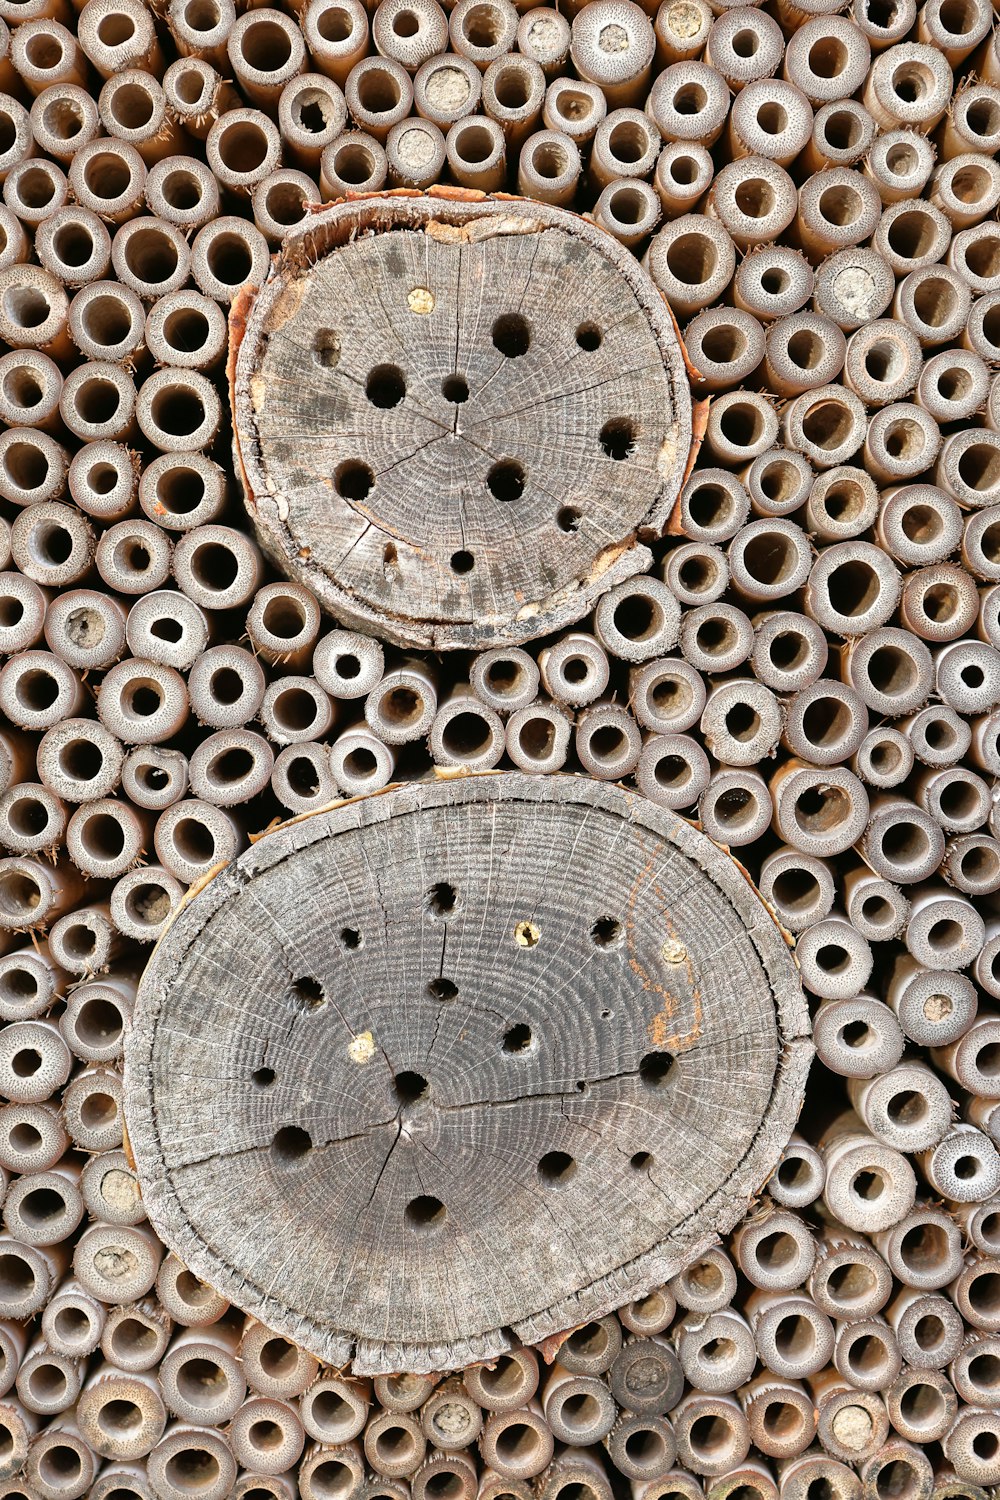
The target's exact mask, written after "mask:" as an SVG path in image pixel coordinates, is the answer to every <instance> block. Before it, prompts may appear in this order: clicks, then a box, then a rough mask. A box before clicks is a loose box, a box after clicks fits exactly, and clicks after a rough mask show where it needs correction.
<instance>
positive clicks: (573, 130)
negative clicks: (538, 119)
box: [542, 78, 608, 145]
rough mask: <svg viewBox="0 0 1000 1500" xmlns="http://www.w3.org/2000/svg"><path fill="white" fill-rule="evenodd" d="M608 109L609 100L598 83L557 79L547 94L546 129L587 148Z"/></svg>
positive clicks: (545, 105)
mask: <svg viewBox="0 0 1000 1500" xmlns="http://www.w3.org/2000/svg"><path fill="white" fill-rule="evenodd" d="M607 109H608V104H607V100H606V99H605V97H604V95H603V93H602V92H601V90H600V89H599V88H598V87H597V85H596V84H595V83H587V81H586V80H585V79H576V78H557V79H555V80H554V82H552V83H550V84H549V86H548V88H547V89H546V91H545V104H544V106H543V108H542V123H543V124H544V125H545V127H546V129H548V130H558V131H559V132H560V134H562V135H568V136H569V137H570V139H571V140H574V141H576V142H577V144H578V145H584V144H586V142H587V141H590V140H592V139H593V137H594V134H595V132H596V130H597V127H598V125H600V123H601V121H602V120H603V119H604V117H605V115H606V114H607Z"/></svg>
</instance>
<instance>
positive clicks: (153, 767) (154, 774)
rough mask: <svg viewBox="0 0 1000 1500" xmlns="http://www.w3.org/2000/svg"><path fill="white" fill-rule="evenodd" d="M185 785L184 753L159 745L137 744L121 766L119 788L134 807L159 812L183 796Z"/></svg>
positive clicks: (186, 782) (186, 779)
mask: <svg viewBox="0 0 1000 1500" xmlns="http://www.w3.org/2000/svg"><path fill="white" fill-rule="evenodd" d="M187 784H188V762H187V756H186V755H182V754H181V752H180V751H179V750H169V749H165V748H164V747H163V746H160V745H148V746H137V747H136V748H135V749H134V750H130V751H129V753H128V755H127V756H126V757H125V762H124V765H123V766H122V787H123V789H124V791H125V795H126V796H127V797H128V798H129V800H130V801H131V802H134V803H135V805H136V806H137V807H148V808H150V809H151V810H152V811H154V812H162V811H163V810H164V809H165V808H167V807H172V806H173V804H174V803H175V802H177V801H178V800H179V799H180V798H181V797H183V796H184V793H185V791H186V790H187Z"/></svg>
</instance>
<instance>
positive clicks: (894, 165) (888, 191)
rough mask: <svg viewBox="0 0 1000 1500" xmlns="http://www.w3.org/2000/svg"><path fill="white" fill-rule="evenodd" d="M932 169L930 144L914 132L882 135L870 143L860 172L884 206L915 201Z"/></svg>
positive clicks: (899, 131)
mask: <svg viewBox="0 0 1000 1500" xmlns="http://www.w3.org/2000/svg"><path fill="white" fill-rule="evenodd" d="M933 169H934V152H933V149H932V147H931V144H930V142H929V141H928V140H927V138H926V137H925V136H923V135H921V134H920V133H919V132H918V131H916V130H886V131H883V132H882V134H880V135H879V136H877V138H876V139H875V141H874V142H873V143H872V148H871V150H870V151H869V153H868V155H867V156H866V158H865V162H864V168H863V170H864V174H865V176H866V177H867V178H869V179H870V181H871V182H873V183H874V185H875V188H876V190H877V192H878V195H879V197H880V198H881V200H882V202H883V203H884V204H890V203H901V202H910V201H912V199H913V198H915V197H919V196H920V194H921V193H922V192H923V190H924V188H925V187H926V186H927V183H928V181H929V180H930V175H931V172H932V171H933Z"/></svg>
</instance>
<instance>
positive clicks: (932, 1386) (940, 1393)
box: [886, 1369, 958, 1444]
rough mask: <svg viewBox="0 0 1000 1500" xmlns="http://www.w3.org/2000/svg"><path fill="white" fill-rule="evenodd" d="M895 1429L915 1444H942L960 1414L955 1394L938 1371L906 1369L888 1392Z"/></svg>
mask: <svg viewBox="0 0 1000 1500" xmlns="http://www.w3.org/2000/svg"><path fill="white" fill-rule="evenodd" d="M886 1406H887V1409H888V1411H889V1417H890V1420H891V1422H892V1425H893V1427H895V1429H896V1431H897V1432H898V1433H899V1434H900V1436H901V1437H903V1438H905V1439H907V1440H908V1441H910V1442H914V1443H924V1444H926V1443H935V1442H939V1441H940V1439H941V1438H942V1437H944V1435H945V1433H946V1432H947V1431H948V1430H949V1428H950V1427H951V1426H952V1424H953V1422H954V1420H955V1416H956V1414H957V1411H958V1401H957V1398H956V1396H955V1392H954V1390H953V1389H952V1387H951V1384H950V1383H949V1381H948V1380H947V1378H946V1377H945V1376H944V1375H942V1374H940V1372H938V1371H937V1370H928V1369H913V1370H908V1369H904V1370H903V1371H902V1372H901V1374H900V1375H899V1376H898V1377H897V1378H896V1380H894V1381H893V1384H892V1386H891V1387H890V1389H889V1390H888V1391H887V1392H886Z"/></svg>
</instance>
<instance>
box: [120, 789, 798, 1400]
mask: <svg viewBox="0 0 1000 1500" xmlns="http://www.w3.org/2000/svg"><path fill="white" fill-rule="evenodd" d="M811 1055H812V1045H811V1041H810V1039H809V1019H808V1011H807V1009H806V1005H805V1002H804V999H803V995H802V991H801V988H800V984H799V979H798V972H797V969H796V965H795V961H794V959H793V957H792V954H791V952H790V951H789V948H788V947H787V945H786V943H785V940H784V938H783V936H782V934H781V932H780V931H779V929H778V928H777V926H776V925H775V923H774V921H773V920H772V918H771V916H770V914H769V913H768V911H767V909H766V908H765V907H764V905H763V904H762V902H761V901H760V899H759V897H758V896H757V894H756V892H755V890H754V889H753V887H752V886H751V884H750V883H749V881H748V880H747V878H746V876H745V875H744V873H743V871H742V870H741V868H740V867H739V866H738V865H737V864H736V863H735V862H734V861H733V860H731V859H730V858H729V857H728V856H727V855H726V854H725V853H724V852H723V851H721V850H720V849H719V848H718V847H717V846H716V845H714V844H712V843H711V842H710V841H709V840H708V839H706V838H705V837H704V836H703V835H702V834H700V833H698V832H697V831H696V830H695V829H693V828H692V827H691V826H690V825H689V824H688V823H686V822H684V821H682V820H681V819H679V818H677V817H675V816H674V815H673V814H672V813H670V812H667V811H665V810H664V809H662V808H658V807H655V806H654V805H653V804H651V803H649V802H647V801H645V799H643V798H642V797H639V796H637V795H635V794H634V793H630V792H626V791H623V790H621V789H620V788H617V787H612V786H608V785H604V784H600V783H597V782H593V781H589V780H587V779H585V778H583V777H576V776H553V777H545V778H538V779H535V778H530V777H522V776H519V775H515V774H507V773H504V774H496V775H486V776H474V777H468V778H464V779H462V780H459V781H451V782H447V783H440V782H439V783H414V784H410V785H407V786H402V787H398V788H395V789H392V790H390V791H388V792H386V793H384V794H381V795H376V796H372V797H368V798H362V799H358V800H356V801H353V802H349V803H345V804H343V805H342V806H339V807H336V808H334V809H333V810H330V811H327V812H324V813H319V814H316V815H315V816H312V817H309V818H306V819H304V820H302V821H299V822H295V823H291V824H287V825H285V826H284V827H283V828H281V829H279V830H277V831H276V832H274V833H272V834H269V835H268V836H267V837H265V838H262V839H261V840H259V841H258V842H257V843H256V844H254V846H253V847H252V848H251V849H250V850H248V851H247V852H246V853H245V854H243V855H241V856H240V858H239V859H238V860H237V861H236V862H235V863H234V864H232V865H230V866H229V867H228V868H227V869H226V870H224V871H223V872H222V873H221V874H220V875H218V876H217V878H216V879H215V880H213V881H212V882H211V883H210V884H209V885H208V886H207V887H206V888H205V889H203V890H202V891H201V892H200V893H199V894H198V895H196V896H195V897H194V899H193V900H192V901H191V902H190V903H189V904H188V905H187V906H186V907H185V908H183V909H182V911H181V912H180V914H179V916H178V917H177V918H176V920H175V921H174V923H173V925H172V927H171V928H170V929H169V930H168V932H167V934H166V935H165V937H164V938H163V939H162V940H161V942H160V944H159V946H158V948H157V950H156V952H155V954H154V956H153V958H152V960H151V962H150V965H149V967H148V968H147V970H146V973H145V975H144V978H143V980H142V984H141V988H140V993H139V999H138V1003H137V1008H136V1013H135V1019H134V1024H133V1027H132V1030H131V1033H130V1036H129V1040H128V1046H127V1055H126V1101H125V1108H126V1116H127V1121H128V1130H129V1137H130V1142H131V1147H132V1150H133V1152H134V1155H135V1160H136V1163H137V1166H138V1172H139V1177H140V1181H141V1185H142V1191H143V1199H144V1204H145V1207H146V1210H147V1212H148V1214H149V1217H150V1220H151V1221H152V1223H153V1224H154V1226H155V1227H156V1229H157V1230H158V1232H159V1233H160V1234H161V1235H162V1237H163V1239H164V1240H165V1241H166V1243H167V1244H168V1245H169V1246H170V1247H171V1248H172V1249H174V1250H175V1251H176V1252H177V1254H178V1255H179V1256H180V1257H181V1259H182V1260H183V1261H184V1262H185V1264H186V1265H188V1266H189V1267H190V1268H191V1269H192V1270H193V1271H194V1272H195V1274H196V1275H198V1276H200V1277H202V1278H204V1279H205V1280H207V1281H208V1282H210V1283H211V1284H212V1285H213V1286H215V1287H216V1288H218V1289H219V1290H220V1291H221V1292H222V1293H224V1295H225V1296H226V1297H228V1298H230V1299H231V1300H232V1301H233V1302H234V1303H236V1304H237V1305H238V1306H239V1307H241V1308H243V1309H245V1310H246V1311H248V1312H252V1313H253V1314H254V1315H256V1316H257V1317H259V1318H260V1319H261V1320H262V1321H263V1322H264V1323H265V1324H266V1325H267V1326H268V1327H270V1328H273V1329H275V1330H276V1331H278V1332H279V1333H282V1334H284V1335H286V1336H288V1337H290V1338H292V1339H294V1340H295V1341H296V1342H298V1343H300V1344H302V1345H303V1346H304V1347H305V1348H307V1349H309V1350H311V1351H312V1352H313V1353H315V1354H316V1355H318V1356H319V1357H320V1358H322V1359H325V1360H328V1361H330V1362H331V1363H333V1364H342V1363H344V1362H346V1360H347V1359H349V1358H351V1357H352V1356H353V1358H354V1361H355V1368H356V1369H357V1370H358V1371H359V1372H361V1373H377V1372H379V1371H383V1372H385V1371H394V1370H402V1369H409V1370H416V1371H422V1370H433V1369H445V1368H449V1367H455V1366H460V1365H463V1364H468V1363H470V1362H472V1361H474V1360H478V1359H486V1358H489V1357H491V1356H495V1355H497V1354H498V1353H500V1352H502V1351H503V1350H504V1349H505V1348H509V1347H511V1345H512V1344H513V1343H515V1342H516V1341H518V1340H520V1341H523V1342H527V1343H535V1342H538V1341H540V1340H542V1339H544V1338H546V1337H548V1336H549V1335H552V1334H555V1333H558V1332H559V1331H561V1330H563V1329H565V1328H567V1327H571V1326H574V1325H576V1324H579V1323H581V1322H586V1321H587V1319H588V1318H591V1317H594V1316H596V1315H598V1314H601V1313H604V1312H606V1311H607V1310H609V1309H611V1308H613V1307H617V1306H619V1305H621V1304H622V1303H624V1302H627V1301H631V1300H633V1299H634V1298H635V1297H636V1296H639V1295H642V1294H644V1293H645V1292H646V1291H648V1290H649V1289H650V1287H652V1286H653V1285H656V1284H658V1283H660V1282H662V1281H664V1280H665V1279H666V1278H667V1277H669V1276H671V1275H673V1274H675V1273H676V1272H677V1271H678V1270H679V1269H680V1268H681V1267H682V1266H683V1265H684V1264H685V1263H686V1262H687V1261H688V1260H689V1259H690V1258H691V1257H692V1256H693V1255H695V1254H697V1253H699V1252H700V1251H701V1250H702V1249H703V1248H704V1246H705V1245H706V1243H708V1242H709V1241H710V1240H711V1239H712V1237H713V1236H714V1235H715V1234H716V1233H719V1232H724V1231H726V1230H728V1229H729V1228H730V1227H731V1226H732V1225H733V1224H734V1223H735V1222H736V1220H737V1219H738V1218H739V1217H740V1215H741V1214H743V1213H744V1212H745V1210H746V1207H747V1204H748V1202H749V1201H750V1199H751V1198H752V1197H753V1195H754V1194H755V1193H756V1192H757V1190H758V1189H759V1188H760V1187H761V1185H762V1184H763V1182H764V1181H765V1179H766V1177H767V1176H768V1174H769V1173H770V1172H771V1171H772V1170H773V1169H774V1167H775V1165H776V1163H777V1161H778V1159H779V1156H780V1153H781V1151H782V1149H783V1147H784V1146H785V1144H786V1143H787V1141H788V1137H789V1135H790V1133H791V1131H792V1128H793V1126H794V1123H795V1120H796V1117H797V1115H798V1111H799V1107H800V1104H801V1101H802V1095H803V1090H804V1086H805V1079H806V1073H807V1071H808V1066H809V1060H810V1058H811Z"/></svg>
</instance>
